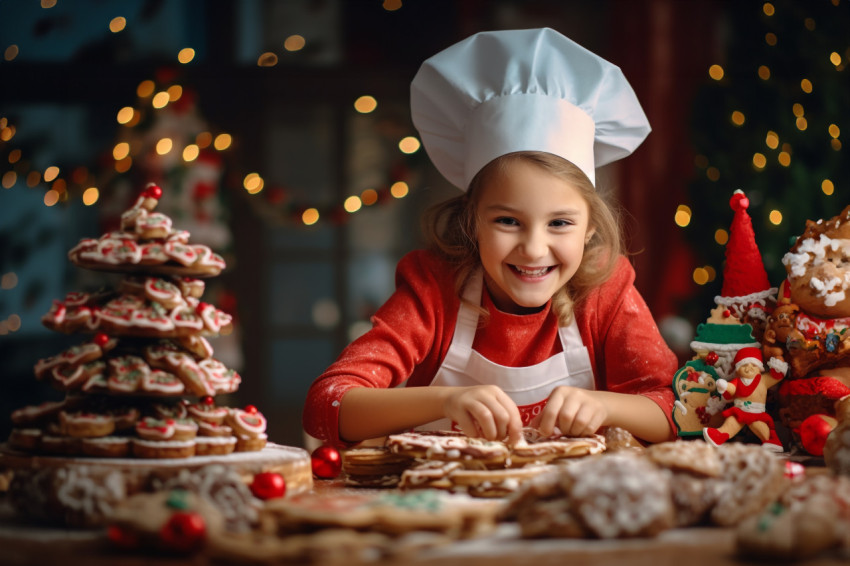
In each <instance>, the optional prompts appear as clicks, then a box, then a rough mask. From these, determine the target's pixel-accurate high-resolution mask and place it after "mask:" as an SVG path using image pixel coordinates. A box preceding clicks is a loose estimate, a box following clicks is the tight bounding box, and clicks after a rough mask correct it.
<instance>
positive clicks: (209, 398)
mask: <svg viewBox="0 0 850 566" xmlns="http://www.w3.org/2000/svg"><path fill="white" fill-rule="evenodd" d="M201 404H202V405H209V406H213V405H214V404H215V399H213V398H212V396H210V395H207V396H205V397H204V398H203V399H201Z"/></svg>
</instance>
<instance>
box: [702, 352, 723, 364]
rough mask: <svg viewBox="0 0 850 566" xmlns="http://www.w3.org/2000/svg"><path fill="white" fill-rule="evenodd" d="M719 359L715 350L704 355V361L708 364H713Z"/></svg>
mask: <svg viewBox="0 0 850 566" xmlns="http://www.w3.org/2000/svg"><path fill="white" fill-rule="evenodd" d="M719 359H720V356H718V355H717V352H715V351H713V350H712V351H711V352H709V353H707V354H706V355H705V363H707V364H708V365H710V366H713V365H714V364H716V363H717V361H718V360H719Z"/></svg>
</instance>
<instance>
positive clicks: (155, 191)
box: [144, 183, 162, 200]
mask: <svg viewBox="0 0 850 566" xmlns="http://www.w3.org/2000/svg"><path fill="white" fill-rule="evenodd" d="M144 194H145V196H146V197H150V198H155V199H157V200H159V198H160V197H161V196H162V189H161V188H160V187H159V185H154V184H153V183H151V184H150V185H148V187H147V188H146V189H145V193H144Z"/></svg>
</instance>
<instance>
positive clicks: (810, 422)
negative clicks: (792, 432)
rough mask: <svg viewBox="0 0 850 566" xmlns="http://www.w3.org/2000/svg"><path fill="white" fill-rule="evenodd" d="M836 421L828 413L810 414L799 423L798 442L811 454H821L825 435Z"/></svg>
mask: <svg viewBox="0 0 850 566" xmlns="http://www.w3.org/2000/svg"><path fill="white" fill-rule="evenodd" d="M837 424H838V421H837V420H835V419H834V418H832V417H830V416H829V415H811V416H808V417H806V419H805V420H804V421H803V423H802V424H801V425H800V429H799V431H800V443H801V444H802V445H803V449H805V451H806V452H808V453H809V454H811V455H812V456H823V446H824V444H826V437H827V436H829V433H830V432H832V429H834V428H835V427H836V425H837Z"/></svg>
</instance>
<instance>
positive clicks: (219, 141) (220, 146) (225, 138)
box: [213, 134, 233, 151]
mask: <svg viewBox="0 0 850 566" xmlns="http://www.w3.org/2000/svg"><path fill="white" fill-rule="evenodd" d="M231 143H233V138H232V137H230V134H219V135H217V136H216V137H215V141H214V142H213V147H215V148H216V149H217V150H219V151H224V150H225V149H227V148H228V147H230V144H231Z"/></svg>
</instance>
